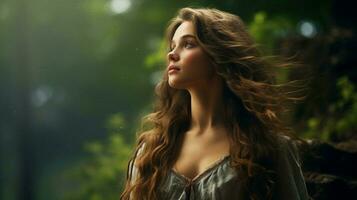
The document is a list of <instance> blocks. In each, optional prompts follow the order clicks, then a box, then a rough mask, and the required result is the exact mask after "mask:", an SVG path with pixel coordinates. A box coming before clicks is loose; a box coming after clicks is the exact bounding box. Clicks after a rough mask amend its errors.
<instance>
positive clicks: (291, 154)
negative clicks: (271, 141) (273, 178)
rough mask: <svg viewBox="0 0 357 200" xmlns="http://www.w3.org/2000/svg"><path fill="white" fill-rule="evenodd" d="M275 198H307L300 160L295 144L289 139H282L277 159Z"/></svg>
mask: <svg viewBox="0 0 357 200" xmlns="http://www.w3.org/2000/svg"><path fill="white" fill-rule="evenodd" d="M277 162H278V163H277V186H276V191H277V194H276V197H277V198H276V199H278V200H286V199H289V200H308V199H311V198H310V197H309V195H308V192H307V189H306V184H305V180H304V176H303V173H302V170H301V161H300V157H299V152H298V149H297V147H296V144H295V143H293V141H291V140H290V139H286V138H284V139H282V142H281V143H280V148H279V153H278V160H277Z"/></svg>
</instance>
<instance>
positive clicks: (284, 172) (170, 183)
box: [129, 137, 310, 200]
mask: <svg viewBox="0 0 357 200" xmlns="http://www.w3.org/2000/svg"><path fill="white" fill-rule="evenodd" d="M284 138H285V137H284ZM280 144H281V145H280V148H279V154H278V162H277V164H278V168H277V172H278V177H277V183H276V184H277V185H276V187H277V190H276V194H275V199H279V200H307V199H310V197H309V195H308V193H307V189H306V185H305V181H304V177H303V174H302V171H301V167H300V160H299V156H298V152H297V148H296V146H295V145H294V143H292V142H290V140H289V139H286V138H285V139H282V140H281V142H280ZM143 147H144V145H143ZM142 149H143V148H141V149H139V151H138V154H140V153H141V150H142ZM230 159H231V157H230V156H229V155H227V156H223V157H221V158H220V159H219V160H217V161H216V162H215V163H213V164H212V165H211V166H210V167H208V168H207V169H206V170H205V171H204V172H203V173H201V174H199V175H197V176H196V177H195V178H193V179H189V178H187V177H185V176H184V175H182V174H180V173H178V172H176V171H175V170H174V169H172V170H170V171H169V174H168V175H167V176H166V177H165V179H164V181H163V182H162V184H161V187H160V190H159V195H160V199H165V200H235V199H236V200H245V198H244V197H243V194H242V190H240V189H239V188H240V187H241V186H240V183H239V180H238V176H237V172H236V171H235V170H234V169H233V168H232V167H231V166H230V162H229V161H230ZM129 166H130V175H131V176H130V177H131V181H134V180H135V179H136V178H137V177H138V171H137V169H136V167H135V166H134V165H133V163H132V162H131V163H130V164H129Z"/></svg>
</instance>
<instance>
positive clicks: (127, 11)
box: [0, 0, 357, 200]
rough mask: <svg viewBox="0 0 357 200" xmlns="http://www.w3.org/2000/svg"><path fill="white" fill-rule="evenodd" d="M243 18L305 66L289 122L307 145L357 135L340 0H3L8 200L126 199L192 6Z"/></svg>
mask: <svg viewBox="0 0 357 200" xmlns="http://www.w3.org/2000/svg"><path fill="white" fill-rule="evenodd" d="M185 6H193V7H214V8H218V9H222V10H224V11H228V12H232V13H235V14H237V15H239V16H241V18H242V19H243V20H244V21H245V22H246V25H247V27H248V28H249V31H250V32H251V34H252V35H253V36H254V38H255V40H256V41H257V42H258V43H259V44H260V45H261V48H262V49H263V50H264V51H265V52H267V54H274V55H276V54H280V55H285V56H294V57H295V58H296V59H297V60H298V61H301V62H303V63H304V64H305V65H304V67H303V69H301V70H300V71H298V72H294V73H291V72H290V71H285V72H281V73H279V77H278V79H279V80H281V81H286V80H290V79H298V78H306V76H307V75H308V76H311V75H312V79H311V82H309V83H308V84H309V87H310V92H309V96H308V97H307V99H306V101H305V102H304V103H302V104H299V105H297V106H296V107H295V108H294V109H293V111H292V113H291V115H290V117H289V120H288V123H290V124H291V125H292V126H293V127H294V129H295V130H296V132H297V134H298V135H299V136H301V137H304V138H307V139H319V140H323V141H327V142H340V141H345V140H353V139H356V129H357V125H356V124H357V121H356V119H357V91H356V88H355V86H356V80H357V78H356V66H355V65H356V63H357V62H356V56H355V55H353V54H355V53H356V52H357V51H356V35H355V33H356V32H355V31H356V30H355V28H356V26H355V25H356V24H355V22H356V14H355V13H356V12H355V11H354V10H352V8H354V7H353V6H352V4H351V3H349V1H344V0H341V1H337V0H313V1H307V0H274V1H264V0H249V1H248V0H220V1H218V0H206V1H204V0H200V1H199V0H197V1H186V0H172V1H167V0H151V1H149V0H51V1H48V0H31V1H28V0H0V199H4V200H17V199H26V200H34V199H36V200H48V199H51V200H56V199H91V200H100V199H106V200H110V199H118V197H119V194H120V192H121V190H122V187H123V182H124V179H125V173H126V171H125V170H126V167H127V166H126V164H127V161H128V158H129V156H130V155H131V154H132V153H133V152H132V150H133V149H132V147H133V143H134V141H135V137H136V136H135V134H136V131H137V130H138V128H140V118H141V117H142V116H143V115H144V114H147V113H148V112H150V110H151V108H152V107H151V106H152V100H153V98H154V96H153V95H154V92H153V89H154V86H155V84H156V83H157V82H158V80H159V78H160V77H161V74H162V70H163V69H164V67H165V65H164V62H163V59H164V54H163V52H164V51H163V39H162V38H163V33H164V30H165V27H166V25H167V23H168V20H169V19H170V18H172V17H173V16H174V15H175V14H176V12H177V10H178V9H179V8H181V7H185Z"/></svg>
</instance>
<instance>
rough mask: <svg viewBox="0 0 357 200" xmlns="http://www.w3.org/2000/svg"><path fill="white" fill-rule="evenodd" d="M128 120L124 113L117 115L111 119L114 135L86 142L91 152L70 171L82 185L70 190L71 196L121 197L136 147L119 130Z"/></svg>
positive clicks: (109, 126)
mask: <svg viewBox="0 0 357 200" xmlns="http://www.w3.org/2000/svg"><path fill="white" fill-rule="evenodd" d="M124 124H125V121H124V119H123V117H122V116H121V115H120V114H115V115H113V116H112V117H110V118H109V120H108V122H107V129H108V130H109V135H110V136H109V138H108V140H107V141H106V142H98V141H97V142H91V143H88V144H86V145H85V149H86V150H87V151H88V152H89V153H90V154H91V156H90V158H88V159H87V160H86V161H84V162H82V163H80V164H79V166H77V167H76V168H75V169H74V170H73V171H71V172H70V173H71V174H70V175H72V176H74V177H75V179H76V182H77V183H78V188H76V190H75V191H72V193H69V194H68V198H67V199H86V200H104V199H105V200H110V199H113V200H114V199H115V200H117V199H118V198H119V195H120V193H121V191H122V189H123V184H124V180H125V178H126V168H127V163H128V160H129V156H130V154H131V149H132V148H131V147H130V146H129V145H127V144H126V143H125V141H124V140H123V137H122V135H121V133H120V132H119V131H118V130H121V129H122V128H123V126H124Z"/></svg>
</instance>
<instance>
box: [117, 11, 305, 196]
mask: <svg viewBox="0 0 357 200" xmlns="http://www.w3.org/2000/svg"><path fill="white" fill-rule="evenodd" d="M184 21H190V22H192V23H193V25H194V27H195V29H196V38H197V40H198V43H199V45H200V46H201V47H202V48H203V49H204V51H205V52H206V53H207V55H208V56H209V58H210V59H211V62H212V63H213V64H214V66H215V70H216V73H217V74H218V75H219V76H221V77H222V78H223V80H224V94H223V95H224V96H223V98H224V101H225V105H226V108H225V115H224V117H225V123H226V126H227V128H228V130H229V139H230V143H231V150H230V154H231V166H232V167H234V168H235V169H236V170H238V171H239V172H240V173H239V174H241V175H240V176H241V177H240V180H241V181H242V182H243V183H244V185H245V190H246V193H247V196H249V197H250V199H269V198H271V197H272V194H273V190H274V181H275V178H274V177H275V173H274V161H275V156H276V153H277V152H276V151H277V150H276V146H277V144H276V141H277V137H278V135H290V136H291V137H293V136H292V132H293V130H292V129H291V128H290V127H288V126H286V125H285V124H284V123H283V122H282V121H281V116H282V113H285V112H286V111H287V105H288V104H287V103H288V102H291V101H297V100H301V99H303V97H301V96H300V97H299V95H298V94H299V93H300V92H301V88H299V87H297V84H298V81H290V82H287V83H285V84H277V83H276V81H275V76H274V74H273V71H272V69H273V68H274V67H286V66H287V64H288V63H286V62H283V63H282V62H280V61H279V62H277V60H276V59H274V61H273V59H271V57H270V58H269V59H268V57H263V56H261V53H260V51H259V50H258V49H257V47H256V45H255V44H254V42H253V40H252V39H251V37H250V35H249V34H248V32H247V30H246V28H245V25H244V24H243V22H242V20H241V19H240V18H239V17H238V16H236V15H233V14H230V13H227V12H223V11H220V10H217V9H208V8H201V9H193V8H183V9H180V10H179V12H178V16H177V17H175V18H173V19H172V20H171V22H170V24H169V26H168V28H167V31H166V36H167V41H168V43H169V41H171V39H172V37H173V34H174V33H175V31H176V29H177V28H178V26H179V25H180V24H181V23H182V22H184ZM155 91H156V95H157V101H156V104H155V107H154V112H153V113H150V114H148V115H147V116H145V117H144V118H143V125H144V126H146V125H149V127H148V128H146V129H145V128H143V130H142V131H141V132H142V134H141V135H140V137H139V138H138V139H137V144H136V145H137V147H136V151H135V155H136V154H137V151H138V149H139V148H140V147H141V146H142V144H143V143H145V148H144V150H143V152H142V153H141V154H140V156H138V157H136V158H135V155H134V156H133V158H132V159H131V162H129V164H130V163H132V162H133V160H135V165H136V168H137V170H138V173H139V174H140V176H139V178H138V179H137V180H135V181H134V183H131V182H130V179H131V174H130V173H129V171H128V176H127V183H126V186H125V189H124V192H123V193H122V195H121V199H129V196H130V195H131V199H150V200H151V199H158V198H159V196H158V188H159V185H160V183H161V182H162V181H163V178H164V177H165V176H166V175H167V173H168V172H169V170H170V169H171V167H172V166H173V164H174V162H175V159H176V158H177V156H178V153H179V152H178V151H179V148H178V147H180V144H181V143H182V139H183V137H182V136H183V134H182V133H184V132H185V131H187V130H188V127H189V123H190V120H191V110H190V109H191V107H190V95H189V93H188V91H186V90H179V89H175V88H172V87H170V86H169V84H168V77H167V73H164V76H163V79H162V80H161V82H159V83H158V84H157V86H156V88H155ZM128 170H129V165H128ZM137 194H140V197H139V196H136V195H137Z"/></svg>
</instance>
